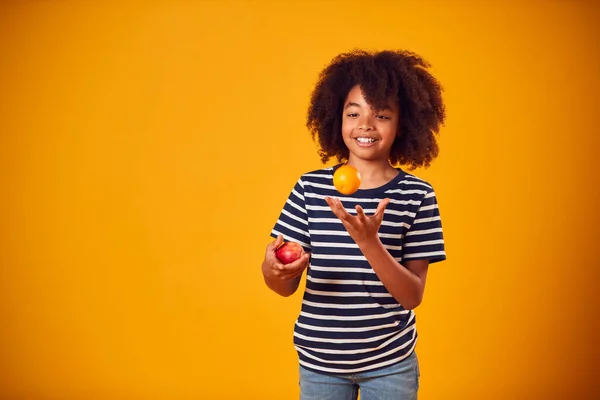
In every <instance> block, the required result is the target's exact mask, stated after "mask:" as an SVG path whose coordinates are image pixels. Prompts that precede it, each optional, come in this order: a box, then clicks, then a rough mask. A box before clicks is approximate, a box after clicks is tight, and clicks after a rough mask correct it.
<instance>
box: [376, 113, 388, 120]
mask: <svg viewBox="0 0 600 400" xmlns="http://www.w3.org/2000/svg"><path fill="white" fill-rule="evenodd" d="M376 118H377V119H383V120H389V119H390V117H388V116H387V115H381V114H379V115H377V116H376Z"/></svg>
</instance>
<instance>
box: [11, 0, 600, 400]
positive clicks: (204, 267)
mask: <svg viewBox="0 0 600 400" xmlns="http://www.w3.org/2000/svg"><path fill="white" fill-rule="evenodd" d="M598 10H599V8H598V6H596V5H595V4H594V2H593V1H588V2H586V1H573V2H568V1H560V2H559V1H543V2H542V1H529V2H502V1H487V2H466V1H450V0H448V1H435V2H422V1H419V2H408V1H387V2H386V1H379V2H366V1H349V0H348V1H338V2H327V3H321V2H317V1H306V2H304V1H297V2H292V1H280V2H277V1H247V2H246V1H239V2H234V1H216V0H215V1H207V2H203V1H191V0H188V1H144V2H135V3H134V2H118V1H104V2H93V1H80V2H69V1H36V2H26V1H23V2H17V1H10V2H6V1H5V2H2V5H1V6H0V82H1V88H0V171H1V174H0V179H1V180H0V187H1V191H0V194H1V196H0V202H1V203H0V221H1V223H0V250H1V253H0V254H1V255H0V274H1V275H0V335H1V336H0V345H1V347H0V350H1V354H0V360H1V361H0V368H1V377H0V379H1V381H0V398H1V399H28V400H29V399H31V400H34V399H35V400H38V399H62V400H71V399H85V400H96V399H102V400H113V399H114V400H116V399H123V400H131V399H144V400H145V399H148V400H149V399H161V400H162V399H165V400H167V399H168V400H180V399H209V398H210V399H293V398H296V397H297V393H298V389H297V374H296V373H297V364H296V358H295V352H294V350H293V347H292V336H291V335H292V324H293V322H294V319H295V317H296V313H297V311H298V308H299V305H300V300H301V296H300V293H297V294H296V295H295V296H293V297H291V298H288V299H283V298H279V297H277V296H276V295H274V294H272V293H270V292H269V291H268V290H267V288H266V287H265V286H264V285H263V283H262V277H261V273H260V263H261V261H262V257H263V251H264V247H265V246H266V244H267V243H268V242H269V237H268V234H269V230H270V229H271V227H272V224H273V223H274V221H275V219H276V218H277V216H278V213H279V211H280V208H281V206H282V204H283V202H284V201H285V198H286V196H287V195H288V192H289V190H290V189H291V187H292V186H293V184H294V182H295V180H296V179H297V178H298V176H299V174H301V173H302V172H306V171H308V170H311V169H315V168H319V167H320V166H321V164H320V162H319V158H318V155H317V153H316V151H315V145H314V144H313V143H312V141H311V138H310V135H309V134H308V133H307V132H306V129H305V128H304V118H305V113H306V106H307V101H308V96H309V94H310V90H311V88H312V85H313V84H314V82H315V79H316V77H317V74H318V72H319V71H320V69H321V68H322V67H323V66H324V65H325V64H326V63H327V62H329V60H330V59H331V58H332V57H333V56H334V55H336V54H337V53H339V52H342V51H346V50H349V49H351V48H353V47H366V48H370V49H383V48H406V49H409V50H414V51H417V52H418V53H420V54H422V55H423V56H425V57H426V58H427V59H429V60H430V61H431V62H432V63H433V64H434V68H433V72H434V73H435V74H436V75H437V76H438V77H439V79H440V80H441V81H442V83H443V84H444V86H445V89H446V92H445V99H446V102H447V107H448V122H447V125H446V127H445V128H444V130H443V133H442V139H441V149H442V153H441V156H440V158H439V159H438V160H437V161H436V162H435V163H434V164H433V166H432V167H431V168H430V169H428V170H425V171H418V172H417V173H418V174H419V175H420V176H422V177H423V178H425V179H428V180H429V181H430V182H431V183H432V184H433V185H434V186H435V187H436V189H437V194H438V198H439V201H440V207H441V212H442V216H443V222H444V228H445V234H446V240H447V251H448V257H449V258H448V261H447V262H445V263H442V264H439V265H436V266H435V267H433V268H432V271H431V273H430V275H429V280H428V286H427V289H426V295H425V301H424V304H423V305H422V306H421V307H420V308H419V309H418V321H419V329H420V334H421V339H420V342H419V347H418V348H419V355H420V359H421V368H422V381H421V382H422V390H421V396H420V398H421V399H423V400H436V399H440V400H445V399H460V400H468V399H488V400H489V399H591V398H595V397H593V396H592V394H593V391H595V394H596V395H599V394H600V389H599V386H598V383H597V372H594V371H592V370H591V367H592V366H594V365H597V364H598V361H597V360H598V359H599V356H600V354H599V351H598V346H597V343H596V342H597V340H594V339H597V337H598V331H597V330H596V327H595V325H596V319H597V315H598V314H595V312H597V306H598V300H597V298H598V297H597V289H596V287H597V278H598V267H599V262H598V260H597V251H598V237H599V232H598V230H599V229H598V223H599V222H600V221H599V218H598V215H599V213H598V204H599V203H600V196H599V192H598V178H597V174H598V172H597V171H598V169H599V168H598V158H597V150H598V142H599V140H598V136H599V135H598V124H597V120H596V115H597V113H598V111H599V109H600V107H599V105H600V104H599V103H600V102H599V101H598V98H597V95H598V93H599V92H600V85H599V78H598V72H597V71H600V58H599V54H598V53H599V49H598V46H597V38H598V37H599V36H600V35H599V32H598V28H597V26H598V24H597V22H598V17H599V12H598Z"/></svg>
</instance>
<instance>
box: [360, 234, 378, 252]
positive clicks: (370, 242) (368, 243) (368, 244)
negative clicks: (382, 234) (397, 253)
mask: <svg viewBox="0 0 600 400" xmlns="http://www.w3.org/2000/svg"><path fill="white" fill-rule="evenodd" d="M356 244H357V245H358V247H359V248H360V249H361V250H362V251H363V253H364V252H365V251H366V252H368V251H370V250H373V249H377V248H379V247H381V246H383V244H382V243H381V240H380V239H379V236H374V237H370V238H366V239H363V240H361V241H360V242H356Z"/></svg>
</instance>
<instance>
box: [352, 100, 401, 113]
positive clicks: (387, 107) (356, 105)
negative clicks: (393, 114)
mask: <svg viewBox="0 0 600 400" xmlns="http://www.w3.org/2000/svg"><path fill="white" fill-rule="evenodd" d="M350 107H362V106H361V105H360V104H358V103H353V102H350V103H348V104H347V105H346V108H350ZM378 111H392V108H391V107H390V106H385V107H384V108H383V109H381V110H378Z"/></svg>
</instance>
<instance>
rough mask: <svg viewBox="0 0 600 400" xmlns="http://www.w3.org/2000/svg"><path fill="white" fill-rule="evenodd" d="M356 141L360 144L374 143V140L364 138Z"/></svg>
mask: <svg viewBox="0 0 600 400" xmlns="http://www.w3.org/2000/svg"><path fill="white" fill-rule="evenodd" d="M356 140H358V141H359V142H361V143H374V142H375V139H373V138H366V137H359V138H356Z"/></svg>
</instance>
